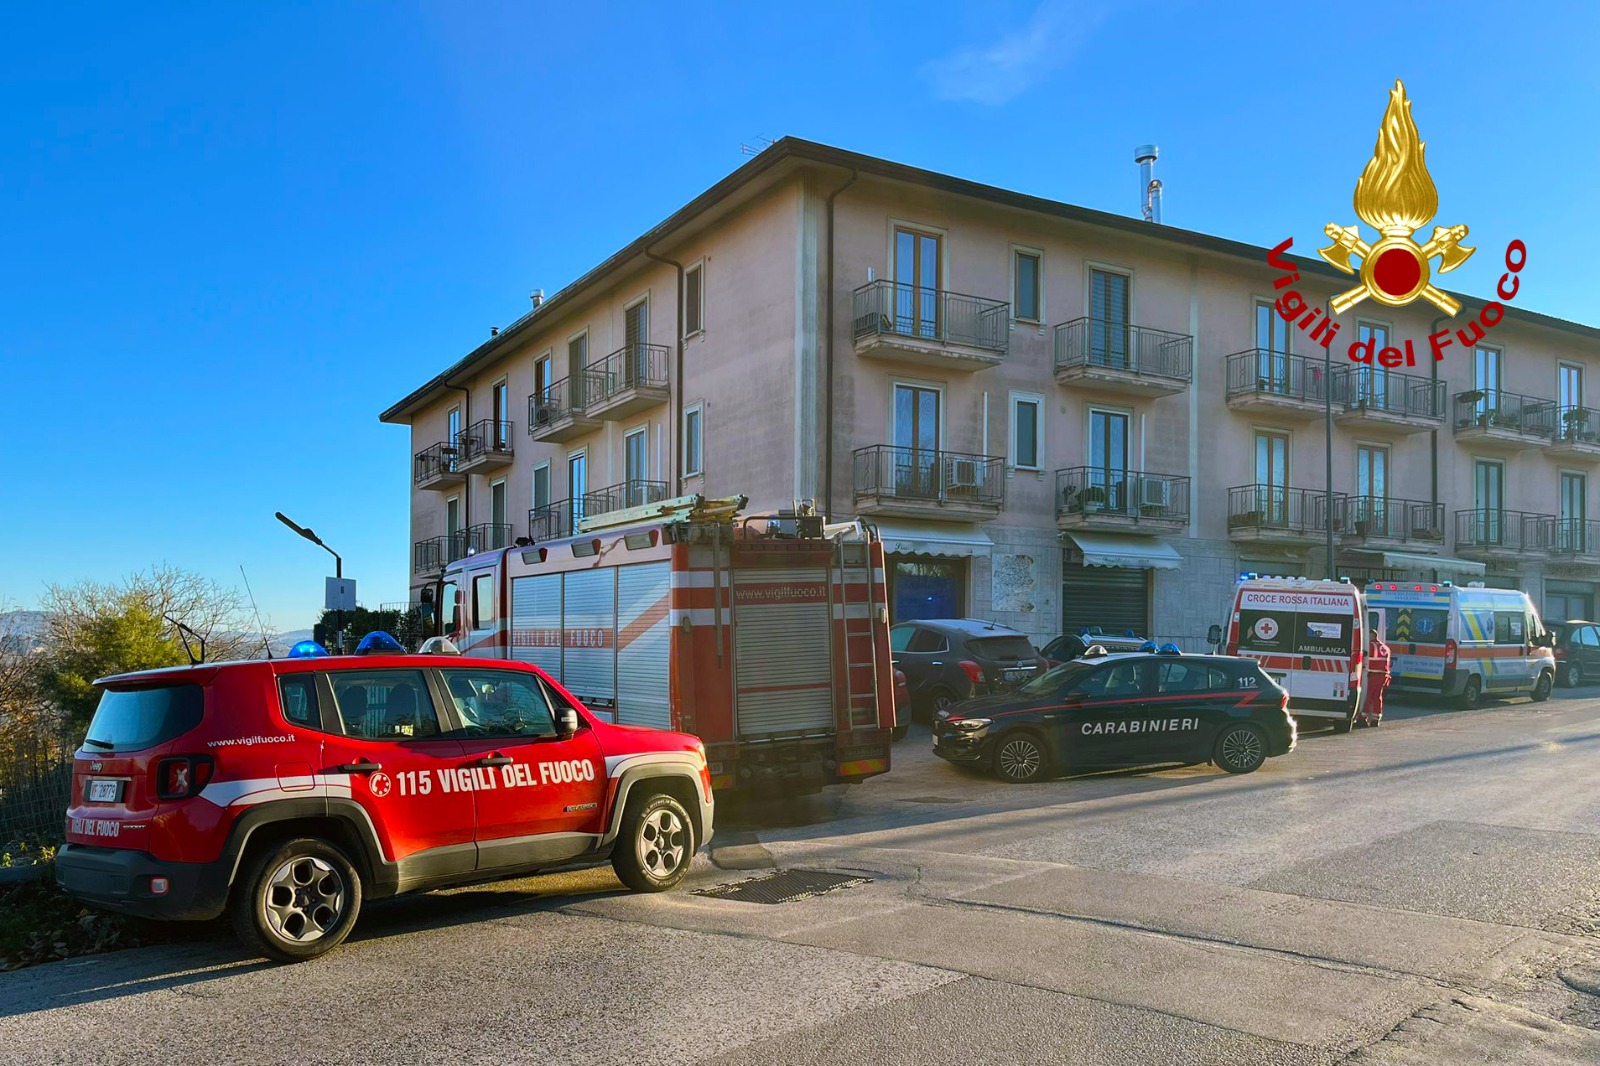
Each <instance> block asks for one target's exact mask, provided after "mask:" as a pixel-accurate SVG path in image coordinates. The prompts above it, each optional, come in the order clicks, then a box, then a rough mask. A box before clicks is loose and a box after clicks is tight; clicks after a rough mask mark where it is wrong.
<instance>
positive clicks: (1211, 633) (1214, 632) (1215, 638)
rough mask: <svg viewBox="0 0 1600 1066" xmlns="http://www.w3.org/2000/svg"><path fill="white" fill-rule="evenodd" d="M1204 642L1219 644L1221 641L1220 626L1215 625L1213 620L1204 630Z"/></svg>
mask: <svg viewBox="0 0 1600 1066" xmlns="http://www.w3.org/2000/svg"><path fill="white" fill-rule="evenodd" d="M1206 643H1207V644H1221V643H1222V627H1221V626H1219V625H1217V624H1216V623H1215V622H1213V623H1212V624H1211V628H1210V629H1208V630H1206Z"/></svg>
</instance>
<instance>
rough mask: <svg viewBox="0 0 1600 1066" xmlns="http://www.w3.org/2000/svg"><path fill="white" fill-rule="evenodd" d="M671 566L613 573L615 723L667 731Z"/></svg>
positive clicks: (639, 566) (645, 566)
mask: <svg viewBox="0 0 1600 1066" xmlns="http://www.w3.org/2000/svg"><path fill="white" fill-rule="evenodd" d="M670 585H671V564H670V563H667V562H659V563H637V564H635V565H633V566H623V567H619V568H618V569H617V721H618V722H619V723H621V724H622V725H648V726H654V727H655V728H657V729H671V728H672V701H671V699H670V691H671V679H670V676H669V663H670V659H671V653H672V622H671V619H670V617H669V612H668V610H667V596H668V594H669V592H670Z"/></svg>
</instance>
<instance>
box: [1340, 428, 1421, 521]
mask: <svg viewBox="0 0 1600 1066" xmlns="http://www.w3.org/2000/svg"><path fill="white" fill-rule="evenodd" d="M1388 495H1389V449H1388V448H1385V447H1382V446H1381V445H1376V444H1358V445H1356V496H1355V499H1353V500H1351V501H1350V506H1351V507H1353V508H1354V509H1355V515H1354V518H1355V521H1357V522H1364V523H1367V525H1366V526H1365V527H1364V528H1365V532H1362V530H1361V529H1359V528H1358V529H1357V530H1356V533H1357V535H1358V536H1373V537H1385V536H1402V537H1403V536H1407V535H1408V534H1409V533H1410V530H1409V529H1408V528H1406V527H1405V522H1404V519H1405V517H1406V516H1405V515H1403V514H1400V513H1398V511H1397V513H1396V514H1394V515H1390V514H1389V503H1388V499H1387V497H1388ZM1391 518H1392V519H1393V520H1394V522H1393V528H1392V529H1391V527H1390V519H1391Z"/></svg>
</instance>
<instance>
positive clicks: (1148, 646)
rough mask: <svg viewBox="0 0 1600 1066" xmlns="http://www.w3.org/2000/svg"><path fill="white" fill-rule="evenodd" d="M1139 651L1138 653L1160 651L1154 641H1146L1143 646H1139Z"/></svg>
mask: <svg viewBox="0 0 1600 1066" xmlns="http://www.w3.org/2000/svg"><path fill="white" fill-rule="evenodd" d="M1139 650H1140V651H1147V652H1153V651H1159V650H1160V649H1159V648H1158V647H1157V646H1156V642H1155V641H1153V640H1147V641H1145V642H1144V643H1143V644H1141V645H1139Z"/></svg>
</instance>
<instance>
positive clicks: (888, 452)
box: [854, 444, 1006, 507]
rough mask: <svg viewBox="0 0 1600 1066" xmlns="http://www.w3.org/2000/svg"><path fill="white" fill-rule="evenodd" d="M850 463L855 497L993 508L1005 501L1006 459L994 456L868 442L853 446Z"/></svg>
mask: <svg viewBox="0 0 1600 1066" xmlns="http://www.w3.org/2000/svg"><path fill="white" fill-rule="evenodd" d="M854 460H855V494H856V496H857V497H861V496H878V497H887V498H893V499H902V500H922V501H927V502H930V503H932V502H942V501H945V500H959V501H962V502H965V503H974V504H980V505H992V506H994V507H999V506H1000V505H1001V504H1002V503H1004V502H1005V494H1006V489H1005V460H1004V459H1002V458H1000V457H999V456H994V455H970V454H967V453H964V452H944V451H935V450H933V449H928V448H900V447H895V446H893V445H889V444H873V445H870V446H868V447H865V448H857V449H856V450H855V453H854Z"/></svg>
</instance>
